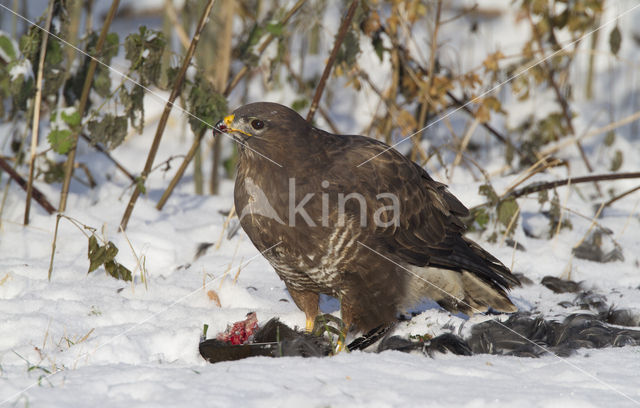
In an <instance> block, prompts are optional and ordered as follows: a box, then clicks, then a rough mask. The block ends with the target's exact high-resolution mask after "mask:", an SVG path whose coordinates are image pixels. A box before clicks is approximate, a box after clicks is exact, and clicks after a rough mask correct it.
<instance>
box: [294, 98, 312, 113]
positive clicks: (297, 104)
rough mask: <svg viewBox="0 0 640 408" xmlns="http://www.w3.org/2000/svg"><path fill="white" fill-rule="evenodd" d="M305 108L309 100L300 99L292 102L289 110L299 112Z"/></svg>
mask: <svg viewBox="0 0 640 408" xmlns="http://www.w3.org/2000/svg"><path fill="white" fill-rule="evenodd" d="M307 106H309V99H307V98H300V99H296V100H295V101H293V103H292V104H291V109H293V110H294V111H301V110H302V109H304V108H306V107H307Z"/></svg>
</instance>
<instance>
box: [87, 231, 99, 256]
mask: <svg viewBox="0 0 640 408" xmlns="http://www.w3.org/2000/svg"><path fill="white" fill-rule="evenodd" d="M98 247H99V245H98V239H97V238H96V236H95V235H91V236H90V237H89V250H88V253H87V257H88V258H89V259H91V254H92V253H94V252H96V251H97V250H98Z"/></svg>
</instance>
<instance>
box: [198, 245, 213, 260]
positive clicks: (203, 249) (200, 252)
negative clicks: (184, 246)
mask: <svg viewBox="0 0 640 408" xmlns="http://www.w3.org/2000/svg"><path fill="white" fill-rule="evenodd" d="M211 246H213V242H201V243H199V244H198V248H197V249H196V254H195V256H194V257H193V260H194V261H195V260H196V259H198V258H200V257H201V256H202V255H204V254H206V253H207V249H209V248H210V247H211Z"/></svg>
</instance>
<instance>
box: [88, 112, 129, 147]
mask: <svg viewBox="0 0 640 408" xmlns="http://www.w3.org/2000/svg"><path fill="white" fill-rule="evenodd" d="M87 127H88V128H89V134H90V137H91V143H93V144H95V143H102V144H103V145H104V147H105V148H107V150H113V149H115V148H116V147H118V146H119V145H120V144H121V143H122V142H123V141H124V138H125V136H127V118H126V117H125V116H114V115H112V114H110V113H107V114H106V115H104V116H103V117H102V118H101V119H99V120H91V121H89V123H88V124H87Z"/></svg>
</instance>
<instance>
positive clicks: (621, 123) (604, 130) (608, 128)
mask: <svg viewBox="0 0 640 408" xmlns="http://www.w3.org/2000/svg"><path fill="white" fill-rule="evenodd" d="M639 119H640V111H638V112H635V113H632V114H631V115H629V116H626V117H624V118H622V119H620V120H618V121H615V122H612V123H609V124H608V125H606V126H602V127H600V128H597V129H594V130H591V131H589V132H587V133H585V134H584V135H583V136H580V137H571V138H565V139H564V140H563V142H562V143H558V144H556V145H555V146H551V147H549V148H547V149H545V150H544V151H542V152H541V154H544V155H548V154H552V153H555V152H557V151H558V150H561V149H563V148H565V147H566V146H568V145H570V144H572V143H575V141H576V139H577V140H584V139H588V138H590V137H593V136H597V135H600V134H603V133H607V132H611V131H612V130H615V129H617V128H619V127H622V126H624V125H628V124H629V123H633V122H635V121H637V120H639Z"/></svg>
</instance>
